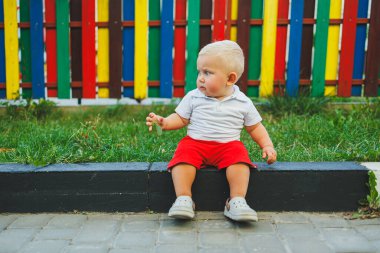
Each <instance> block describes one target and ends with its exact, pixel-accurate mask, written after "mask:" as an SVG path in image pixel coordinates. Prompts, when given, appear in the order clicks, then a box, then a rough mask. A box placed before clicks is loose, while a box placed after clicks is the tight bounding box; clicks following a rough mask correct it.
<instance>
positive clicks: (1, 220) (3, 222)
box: [0, 214, 18, 231]
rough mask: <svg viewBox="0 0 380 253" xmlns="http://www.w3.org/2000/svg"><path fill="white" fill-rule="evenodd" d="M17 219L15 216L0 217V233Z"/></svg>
mask: <svg viewBox="0 0 380 253" xmlns="http://www.w3.org/2000/svg"><path fill="white" fill-rule="evenodd" d="M17 218H18V215H16V214H10V215H1V216H0V231H1V230H3V229H5V228H6V227H7V226H8V225H9V224H11V223H12V222H13V221H15V220H16V219H17Z"/></svg>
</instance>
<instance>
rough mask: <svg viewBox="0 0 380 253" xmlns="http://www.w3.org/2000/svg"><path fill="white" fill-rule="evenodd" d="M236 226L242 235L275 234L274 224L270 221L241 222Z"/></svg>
mask: <svg viewBox="0 0 380 253" xmlns="http://www.w3.org/2000/svg"><path fill="white" fill-rule="evenodd" d="M236 226H237V231H238V233H239V234H241V235H245V234H268V233H270V234H273V233H275V230H274V227H273V224H272V222H269V221H258V222H245V223H243V222H241V223H237V224H236Z"/></svg>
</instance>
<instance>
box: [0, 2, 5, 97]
mask: <svg viewBox="0 0 380 253" xmlns="http://www.w3.org/2000/svg"><path fill="white" fill-rule="evenodd" d="M0 22H4V6H3V0H0ZM5 97H6V94H5V48H4V29H0V98H5Z"/></svg>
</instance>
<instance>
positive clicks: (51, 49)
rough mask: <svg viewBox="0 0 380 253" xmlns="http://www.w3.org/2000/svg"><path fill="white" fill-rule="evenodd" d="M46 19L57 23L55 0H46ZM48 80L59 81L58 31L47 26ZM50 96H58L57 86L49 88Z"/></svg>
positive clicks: (51, 81)
mask: <svg viewBox="0 0 380 253" xmlns="http://www.w3.org/2000/svg"><path fill="white" fill-rule="evenodd" d="M45 21H46V22H54V23H55V1H51V0H45ZM46 68H47V70H46V71H47V73H46V74H47V82H48V83H57V31H56V29H55V28H46ZM47 94H48V97H57V88H55V89H54V88H47Z"/></svg>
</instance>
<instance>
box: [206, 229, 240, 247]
mask: <svg viewBox="0 0 380 253" xmlns="http://www.w3.org/2000/svg"><path fill="white" fill-rule="evenodd" d="M199 245H200V246H201V247H213V246H214V247H215V246H221V247H224V246H225V245H228V247H237V246H238V236H237V233H236V232H230V231H228V232H225V231H219V232H217V233H216V232H215V231H203V232H202V231H201V232H199Z"/></svg>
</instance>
